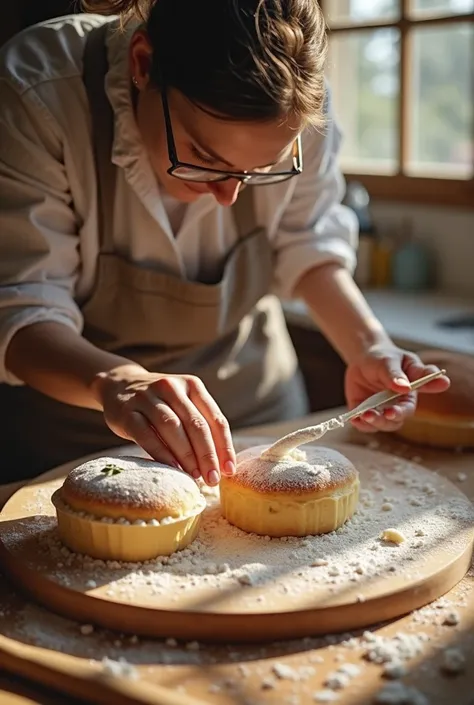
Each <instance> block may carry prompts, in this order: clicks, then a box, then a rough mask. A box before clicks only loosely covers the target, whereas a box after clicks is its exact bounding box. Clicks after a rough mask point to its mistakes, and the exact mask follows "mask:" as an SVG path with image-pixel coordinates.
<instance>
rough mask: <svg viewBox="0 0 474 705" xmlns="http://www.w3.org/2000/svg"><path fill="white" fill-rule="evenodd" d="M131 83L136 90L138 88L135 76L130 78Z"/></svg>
mask: <svg viewBox="0 0 474 705" xmlns="http://www.w3.org/2000/svg"><path fill="white" fill-rule="evenodd" d="M132 83H133V85H134V86H135V87H136V88H138V78H137V77H136V76H132Z"/></svg>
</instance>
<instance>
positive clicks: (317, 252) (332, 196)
mask: <svg viewBox="0 0 474 705" xmlns="http://www.w3.org/2000/svg"><path fill="white" fill-rule="evenodd" d="M326 114H327V123H326V126H325V128H324V134H320V133H318V132H317V131H316V130H315V129H308V130H306V131H305V133H304V134H303V173H302V174H301V175H300V176H297V177H295V179H294V188H293V191H292V193H291V197H290V198H289V200H288V202H287V205H286V207H285V209H284V212H283V214H282V217H281V220H280V222H279V227H278V230H277V232H276V236H275V241H274V247H275V252H276V271H275V279H276V287H277V293H278V294H279V296H281V297H282V298H291V296H292V295H293V292H294V289H295V286H296V285H297V283H298V281H299V280H300V278H301V277H302V276H303V275H304V274H305V273H306V272H308V271H309V270H310V269H312V268H313V267H315V266H318V265H322V264H326V263H328V262H338V263H340V264H342V265H343V266H345V267H347V268H348V269H349V270H350V271H351V272H353V271H354V269H355V266H356V250H357V242H358V222H357V218H356V216H355V214H354V212H353V211H352V210H350V209H349V208H347V207H346V206H344V205H342V204H341V201H342V199H343V197H344V192H345V181H344V178H343V176H342V173H341V171H340V168H339V165H338V153H339V149H340V144H341V132H340V130H339V128H338V126H337V124H336V122H335V120H334V118H333V115H332V109H331V100H330V93H329V91H328V100H327V110H326ZM292 186H293V184H292Z"/></svg>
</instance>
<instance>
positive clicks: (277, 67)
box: [83, 0, 327, 126]
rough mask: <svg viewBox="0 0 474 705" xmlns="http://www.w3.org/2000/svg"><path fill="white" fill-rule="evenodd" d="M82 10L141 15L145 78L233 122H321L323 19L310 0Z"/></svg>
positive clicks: (124, 2)
mask: <svg viewBox="0 0 474 705" xmlns="http://www.w3.org/2000/svg"><path fill="white" fill-rule="evenodd" d="M83 5H84V7H85V9H86V10H89V11H92V12H100V13H103V14H119V15H120V16H121V18H122V21H123V22H127V21H128V20H129V19H132V18H141V19H142V20H144V21H145V22H146V28H147V33H148V36H149V39H150V42H151V44H152V46H153V49H154V52H153V62H152V68H151V75H150V80H151V83H152V85H156V86H159V84H160V82H161V77H162V76H164V78H165V80H166V83H167V85H169V86H173V87H174V88H177V89H178V90H179V91H181V92H182V93H183V94H184V95H185V96H186V97H187V98H188V99H189V100H191V101H193V102H195V103H197V104H199V105H201V106H203V107H204V108H205V109H207V110H209V111H211V112H215V113H218V114H220V115H225V116H227V117H230V118H234V119H236V120H271V119H275V118H284V117H285V116H287V115H295V116H297V117H298V118H300V119H302V120H303V121H304V122H306V123H310V124H313V125H316V126H321V125H322V124H323V122H324V103H325V84H324V69H325V62H326V55H327V34H326V25H325V22H324V18H323V15H322V12H321V9H320V7H319V5H318V2H317V0H88V1H87V2H86V1H84V2H83Z"/></svg>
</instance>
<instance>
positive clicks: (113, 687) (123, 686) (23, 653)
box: [0, 636, 205, 705]
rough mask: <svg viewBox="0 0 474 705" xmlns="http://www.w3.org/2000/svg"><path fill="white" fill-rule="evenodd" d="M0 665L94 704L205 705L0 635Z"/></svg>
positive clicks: (179, 694)
mask: <svg viewBox="0 0 474 705" xmlns="http://www.w3.org/2000/svg"><path fill="white" fill-rule="evenodd" d="M0 667H1V668H2V670H4V671H7V672H8V673H11V674H14V675H15V676H19V677H21V678H25V679H27V680H30V681H34V682H35V683H38V684H40V685H42V686H45V687H47V688H51V689H53V690H56V691H59V692H60V693H62V694H64V695H69V696H72V697H75V698H80V699H82V698H83V699H84V700H85V701H86V702H88V703H97V705H205V703H204V702H203V701H202V700H196V698H193V697H191V696H189V695H186V694H185V693H182V692H176V691H173V690H169V689H168V688H164V687H163V686H160V685H153V684H151V683H145V682H141V681H134V680H130V679H127V678H121V677H116V676H105V675H103V674H92V673H91V671H90V665H89V664H88V663H87V662H85V663H81V661H79V660H77V662H72V660H71V657H70V656H68V655H65V654H60V653H58V652H56V651H55V652H54V653H53V652H51V651H47V650H43V649H38V648H37V647H30V646H27V645H25V644H19V643H17V642H15V641H12V640H11V639H7V638H6V637H3V636H0Z"/></svg>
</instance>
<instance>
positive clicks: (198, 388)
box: [188, 377, 236, 475]
mask: <svg viewBox="0 0 474 705" xmlns="http://www.w3.org/2000/svg"><path fill="white" fill-rule="evenodd" d="M188 393H189V398H190V400H191V401H192V402H193V404H194V405H195V406H196V408H197V409H198V411H200V412H201V414H202V416H203V418H205V419H206V421H207V423H208V424H209V428H210V431H211V434H212V438H213V441H214V446H215V448H216V452H217V457H218V459H219V467H220V470H221V472H222V474H223V475H233V474H234V473H235V468H236V458H235V450H234V444H233V441H232V434H231V431H230V426H229V422H228V421H227V419H226V418H225V416H224V414H223V413H222V411H221V410H220V409H219V407H218V405H217V404H216V402H215V401H214V399H213V398H212V397H211V395H210V394H209V392H208V391H207V389H206V388H205V386H204V384H203V383H202V382H201V380H199V379H197V378H195V377H194V378H192V381H188Z"/></svg>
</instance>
